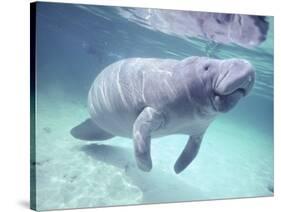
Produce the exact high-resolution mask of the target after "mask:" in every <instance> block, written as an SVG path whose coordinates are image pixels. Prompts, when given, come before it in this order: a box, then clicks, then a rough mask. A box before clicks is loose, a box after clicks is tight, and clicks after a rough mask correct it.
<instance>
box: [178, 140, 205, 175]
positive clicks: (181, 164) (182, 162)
mask: <svg viewBox="0 0 281 212" xmlns="http://www.w3.org/2000/svg"><path fill="white" fill-rule="evenodd" d="M202 138H203V134H201V135H198V136H190V138H189V139H188V142H187V144H186V146H185V147H184V149H183V151H182V153H181V155H180V156H179V158H178V160H177V162H176V164H175V166H174V170H175V172H176V173H177V174H178V173H180V172H181V171H183V170H184V169H185V168H186V167H187V166H188V165H189V164H190V163H191V162H192V161H193V159H194V158H195V157H196V155H197V153H198V151H199V148H200V145H201V142H202Z"/></svg>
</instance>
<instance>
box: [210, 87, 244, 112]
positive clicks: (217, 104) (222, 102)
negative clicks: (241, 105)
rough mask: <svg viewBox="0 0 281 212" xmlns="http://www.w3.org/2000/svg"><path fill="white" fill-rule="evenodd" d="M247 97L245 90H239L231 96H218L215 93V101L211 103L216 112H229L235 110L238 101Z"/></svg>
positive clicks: (230, 94)
mask: <svg viewBox="0 0 281 212" xmlns="http://www.w3.org/2000/svg"><path fill="white" fill-rule="evenodd" d="M246 95H247V90H246V89H245V88H238V89H236V90H234V91H232V92H231V93H229V94H218V93H216V92H214V97H213V100H212V101H211V103H212V107H213V109H214V111H217V112H227V111H229V110H230V109H231V108H233V107H234V106H235V105H236V104H237V103H238V101H239V100H240V99H241V98H243V97H244V96H246Z"/></svg>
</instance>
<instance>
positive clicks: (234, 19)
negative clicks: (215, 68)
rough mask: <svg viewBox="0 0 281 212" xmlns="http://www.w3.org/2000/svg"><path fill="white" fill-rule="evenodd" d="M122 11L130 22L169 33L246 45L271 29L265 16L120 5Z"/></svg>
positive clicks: (253, 45) (260, 40) (263, 38)
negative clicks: (125, 6)
mask: <svg viewBox="0 0 281 212" xmlns="http://www.w3.org/2000/svg"><path fill="white" fill-rule="evenodd" d="M119 14H120V15H121V16H123V17H125V18H126V19H128V20H129V21H132V22H134V23H137V24H139V25H142V26H144V27H147V28H149V29H153V30H157V31H160V32H163V33H166V34H169V35H176V36H178V37H181V38H186V37H201V38H202V39H206V40H211V41H214V42H217V43H224V44H228V43H235V44H237V45H240V46H243V47H247V48H251V47H255V46H257V45H259V44H260V43H261V42H262V41H264V40H265V39H266V34H267V31H268V22H267V21H266V20H265V16H256V15H241V14H226V13H210V12H192V11H180V10H178V11H175V10H160V9H143V8H120V9H119Z"/></svg>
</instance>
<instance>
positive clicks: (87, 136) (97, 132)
mask: <svg viewBox="0 0 281 212" xmlns="http://www.w3.org/2000/svg"><path fill="white" fill-rule="evenodd" d="M70 133H71V135H72V136H73V137H74V138H78V139H80V140H85V141H102V140H106V139H109V138H112V137H114V135H112V134H110V133H108V132H106V131H104V130H103V129H101V128H100V127H99V126H97V125H96V124H95V123H94V122H93V121H92V120H91V119H86V120H85V121H84V122H82V123H81V124H79V125H78V126H76V127H74V128H72V129H71V131H70Z"/></svg>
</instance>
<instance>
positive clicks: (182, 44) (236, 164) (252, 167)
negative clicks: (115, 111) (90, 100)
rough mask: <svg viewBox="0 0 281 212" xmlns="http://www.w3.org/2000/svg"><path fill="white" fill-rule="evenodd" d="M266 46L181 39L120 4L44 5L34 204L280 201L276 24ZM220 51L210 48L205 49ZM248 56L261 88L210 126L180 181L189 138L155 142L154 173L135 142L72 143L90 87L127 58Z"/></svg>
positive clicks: (48, 206)
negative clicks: (141, 164)
mask: <svg viewBox="0 0 281 212" xmlns="http://www.w3.org/2000/svg"><path fill="white" fill-rule="evenodd" d="M267 21H269V22H270V28H269V33H268V36H267V40H266V41H265V42H264V43H263V44H261V45H260V46H259V47H257V48H254V49H246V48H242V47H239V46H236V45H223V44H219V45H215V46H212V45H213V44H212V43H211V42H210V41H204V40H200V39H185V40H183V39H181V38H178V37H175V36H171V35H167V34H164V33H161V32H158V31H153V30H150V29H147V28H144V27H142V26H139V25H138V24H136V23H133V22H130V21H128V20H126V19H125V18H123V17H121V16H120V15H119V14H118V11H117V9H116V8H114V7H97V6H85V5H83V6H81V5H71V4H48V3H39V4H38V5H37V25H36V26H37V31H36V35H37V40H36V44H37V61H36V68H37V76H36V77H37V84H36V87H37V93H36V98H37V99H36V111H37V114H36V162H35V163H34V164H33V165H34V166H35V167H36V177H37V178H36V182H35V183H36V194H37V199H36V205H37V209H38V210H47V209H63V208H76V207H78V208H84V207H101V206H113V205H128V204H145V203H160V202H176V201H192V200H211V199H224V198H238V197H256V196H272V195H273V18H272V17H267ZM209 47H212V48H214V50H213V51H211V52H208V51H207V50H206V49H208V48H209ZM194 55H198V56H206V55H209V56H211V57H215V58H221V59H225V58H231V57H237V58H244V59H247V60H249V61H250V62H251V63H252V64H253V65H254V67H255V68H256V76H257V80H256V83H255V86H254V90H253V91H252V93H251V94H250V96H248V97H247V98H245V99H243V100H241V102H240V103H239V104H238V105H237V106H236V107H235V108H234V109H233V110H232V111H230V112H229V113H227V114H222V115H220V116H219V117H218V118H217V119H216V120H215V121H214V122H213V123H212V125H211V126H210V127H209V128H208V130H207V133H206V135H205V137H204V141H203V143H202V146H201V149H200V152H199V154H198V156H197V157H196V159H195V160H194V161H193V163H192V164H191V165H190V166H189V167H188V168H187V169H186V170H185V171H183V172H182V173H181V174H179V175H176V174H175V173H174V171H173V165H174V163H175V161H176V159H177V157H178V156H179V154H180V152H181V151H182V149H183V147H184V145H185V143H186V140H187V139H188V138H187V137H186V136H183V135H171V136H167V137H162V138H157V139H153V140H152V147H151V148H152V150H151V151H152V160H153V169H152V171H151V172H150V173H145V172H142V171H140V170H138V168H137V167H136V165H135V160H134V156H133V144H132V141H131V140H130V139H125V138H121V137H114V138H112V139H109V140H107V141H102V142H85V141H80V140H77V139H75V138H73V137H72V136H71V135H70V133H69V131H70V129H71V128H72V127H74V126H76V125H77V124H79V123H80V122H82V121H84V119H86V118H87V117H88V116H89V115H88V111H87V94H88V90H89V88H90V85H91V83H92V81H93V80H94V79H95V77H96V76H97V74H98V73H99V72H100V71H101V70H102V69H103V68H104V67H106V66H107V65H109V64H111V63H113V62H115V61H117V60H120V59H123V58H130V57H154V58H175V59H183V58H185V57H188V56H194Z"/></svg>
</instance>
